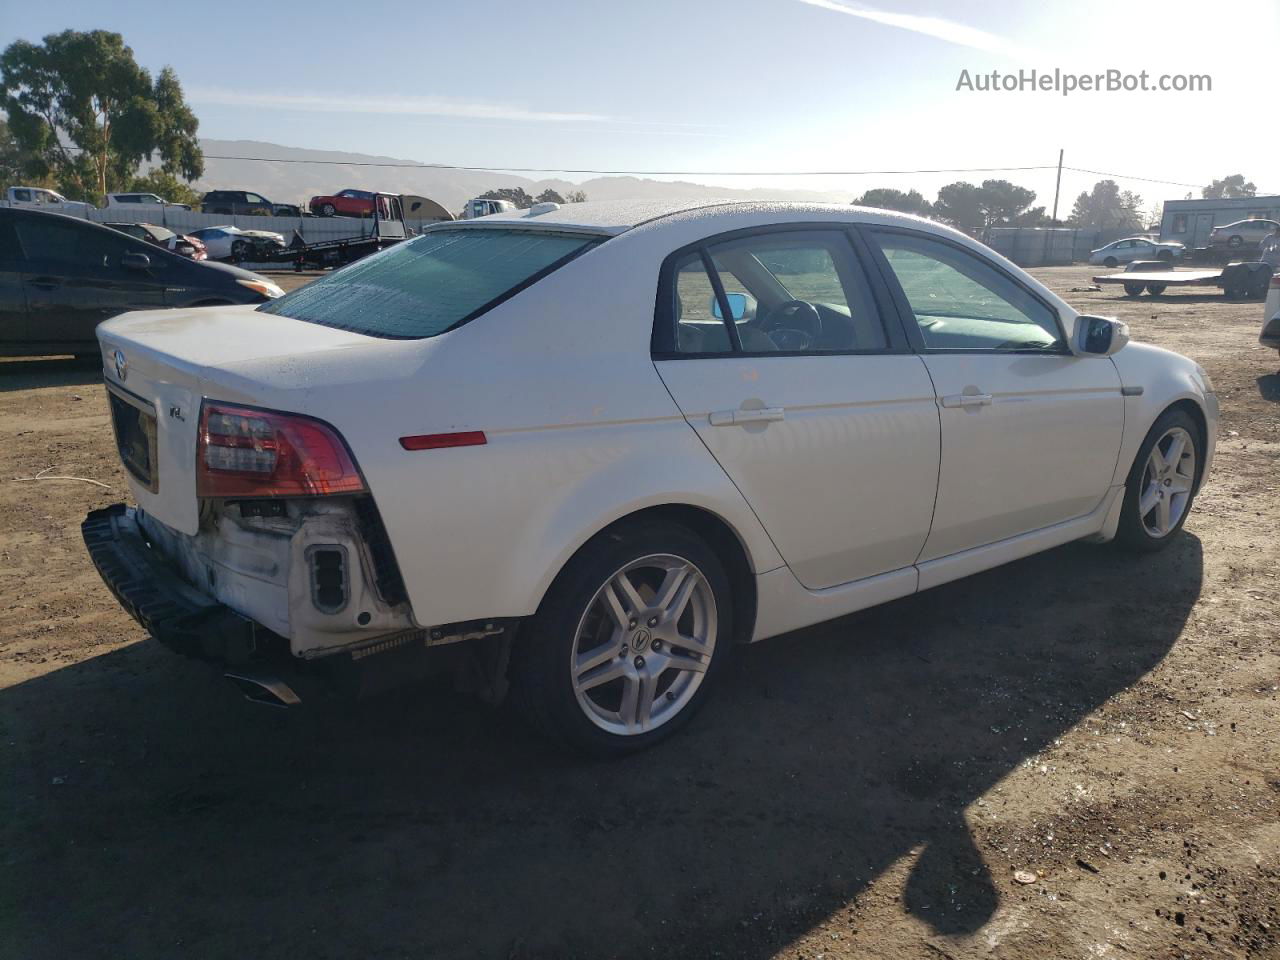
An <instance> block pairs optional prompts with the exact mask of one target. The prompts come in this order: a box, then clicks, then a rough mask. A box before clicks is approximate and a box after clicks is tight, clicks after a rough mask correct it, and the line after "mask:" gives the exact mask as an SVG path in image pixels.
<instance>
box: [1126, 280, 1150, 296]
mask: <svg viewBox="0 0 1280 960" xmlns="http://www.w3.org/2000/svg"><path fill="white" fill-rule="evenodd" d="M1144 289H1145V286H1144V285H1143V284H1141V283H1126V284H1125V285H1124V292H1125V295H1126V296H1130V297H1138V296H1141V295H1142V291H1143V290H1144Z"/></svg>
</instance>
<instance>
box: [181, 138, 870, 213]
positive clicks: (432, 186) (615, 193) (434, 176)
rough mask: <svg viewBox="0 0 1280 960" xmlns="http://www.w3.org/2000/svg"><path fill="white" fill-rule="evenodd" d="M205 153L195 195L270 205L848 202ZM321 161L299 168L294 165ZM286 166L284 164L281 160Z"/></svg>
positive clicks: (359, 157) (222, 150)
mask: <svg viewBox="0 0 1280 960" xmlns="http://www.w3.org/2000/svg"><path fill="white" fill-rule="evenodd" d="M200 147H201V149H202V150H204V153H205V172H204V176H203V177H201V178H200V179H199V180H197V181H196V182H195V186H196V189H199V190H212V189H215V188H216V189H222V190H252V191H254V192H255V193H261V194H262V195H263V196H265V197H267V199H269V200H271V201H273V202H275V203H305V202H306V201H307V199H309V198H310V197H312V196H314V195H316V194H322V193H334V192H336V191H338V190H341V189H343V188H344V187H357V188H360V189H365V190H384V191H386V192H388V193H412V194H418V195H420V196H424V197H430V198H431V199H433V200H436V201H438V202H440V203H442V204H444V206H445V208H446V209H448V210H452V211H455V212H456V211H457V210H460V209H461V208H462V205H463V204H464V203H466V201H467V200H469V199H471V198H472V197H474V196H477V195H478V194H481V193H483V192H484V191H486V190H491V189H497V188H500V187H523V188H524V189H525V191H526V192H528V193H529V194H531V195H533V196H537V195H538V194H539V193H541V192H542V191H543V190H545V189H547V188H548V187H549V188H551V189H552V190H555V191H556V192H557V193H560V194H564V193H565V192H567V191H569V190H582V191H584V192H585V193H586V195H587V199H588V200H620V199H633V198H639V199H660V198H668V197H677V198H689V199H694V200H703V199H707V200H732V199H739V200H751V199H754V200H766V199H768V200H810V201H822V202H831V203H848V202H849V201H850V200H852V199H853V198H852V197H851V196H850V195H849V194H848V193H827V192H821V191H813V190H778V189H751V190H735V189H733V188H732V187H712V186H706V185H703V184H699V183H687V182H684V181H675V182H671V181H663V180H648V179H642V178H639V177H597V178H595V179H591V180H586V181H583V182H582V183H572V182H570V181H567V180H532V179H530V178H528V177H521V176H517V175H515V174H509V173H483V172H478V171H472V170H443V169H440V168H436V167H430V166H427V165H425V164H417V162H416V161H413V160H401V159H397V158H395V157H381V156H374V155H369V154H363V153H342V152H338V151H333V150H305V149H302V148H300V147H285V146H281V145H280V144H276V143H263V142H261V141H257V140H207V139H201V141H200ZM216 157H255V158H261V159H252V160H219V159H214V158H216ZM304 160H305V161H323V162H321V163H315V162H312V163H299V162H296V161H304ZM280 161H285V162H280ZM362 163H363V164H368V163H397V164H417V165H415V166H412V167H397V168H389V167H370V166H360V164H362Z"/></svg>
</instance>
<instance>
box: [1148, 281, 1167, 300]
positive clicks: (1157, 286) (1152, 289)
mask: <svg viewBox="0 0 1280 960" xmlns="http://www.w3.org/2000/svg"><path fill="white" fill-rule="evenodd" d="M1166 286H1167V284H1163V283H1148V284H1147V293H1149V294H1151V295H1152V296H1153V297H1158V296H1160V294H1162V293H1164V288H1165V287H1166Z"/></svg>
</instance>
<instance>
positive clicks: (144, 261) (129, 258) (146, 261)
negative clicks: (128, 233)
mask: <svg viewBox="0 0 1280 960" xmlns="http://www.w3.org/2000/svg"><path fill="white" fill-rule="evenodd" d="M120 266H122V267H124V268H125V269H126V270H150V269H151V258H150V257H148V256H147V255H146V254H145V253H138V252H137V251H136V250H130V251H129V252H128V253H126V254H125V255H124V256H123V257H121V258H120Z"/></svg>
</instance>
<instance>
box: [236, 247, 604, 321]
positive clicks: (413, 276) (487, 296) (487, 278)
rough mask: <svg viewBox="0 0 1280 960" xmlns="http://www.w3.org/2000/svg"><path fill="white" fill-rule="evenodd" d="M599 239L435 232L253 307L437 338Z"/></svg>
mask: <svg viewBox="0 0 1280 960" xmlns="http://www.w3.org/2000/svg"><path fill="white" fill-rule="evenodd" d="M603 239H604V238H602V237H588V236H583V235H582V234H565V233H544V232H542V231H532V230H499V229H490V228H484V229H475V228H470V229H460V230H459V229H455V230H432V231H430V232H429V233H425V234H423V235H422V236H420V237H416V238H414V239H413V240H409V241H406V242H404V243H400V244H397V245H396V246H394V247H392V248H391V249H390V250H387V251H385V252H383V253H379V254H376V255H374V256H372V257H369V258H368V259H365V260H361V261H358V262H357V263H354V264H352V265H351V266H349V267H346V268H345V269H343V270H339V271H337V272H335V273H331V274H329V275H328V276H326V277H323V278H321V279H319V280H316V281H315V282H314V283H310V284H308V285H307V286H305V287H301V288H299V289H297V290H294V291H293V292H292V293H288V294H286V295H285V296H283V297H280V298H279V299H277V300H272V301H270V302H269V303H264V304H263V305H262V306H261V307H259V308H258V309H260V310H261V311H262V312H263V313H278V314H280V315H281V316H285V317H293V318H294V319H296V320H307V321H310V322H311V323H320V324H324V325H325V326H328V327H338V328H340V329H342V330H354V331H355V332H357V333H363V334H367V335H369V336H374V337H393V338H404V339H410V338H413V339H416V338H420V337H434V336H435V335H436V334H438V333H444V332H445V331H446V330H449V329H451V328H452V327H456V326H458V325H459V324H462V323H465V322H466V321H468V320H470V319H472V318H473V317H477V316H479V315H480V314H482V313H484V312H485V311H486V310H488V309H489V308H490V307H493V306H496V305H497V304H498V303H500V302H501V301H503V300H505V299H507V298H508V297H510V296H512V295H513V294H515V293H516V292H518V291H519V290H520V289H521V288H523V287H524V286H525V285H527V284H528V283H530V282H533V281H536V280H540V279H541V278H542V277H544V276H546V275H547V274H548V273H550V272H551V271H553V270H555V269H556V268H557V267H560V266H562V265H563V264H565V263H567V262H568V261H569V260H571V259H573V258H574V257H576V256H578V255H579V254H581V253H583V252H584V251H586V250H588V249H590V248H591V247H593V246H595V245H596V244H598V243H600V242H602V240H603Z"/></svg>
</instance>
